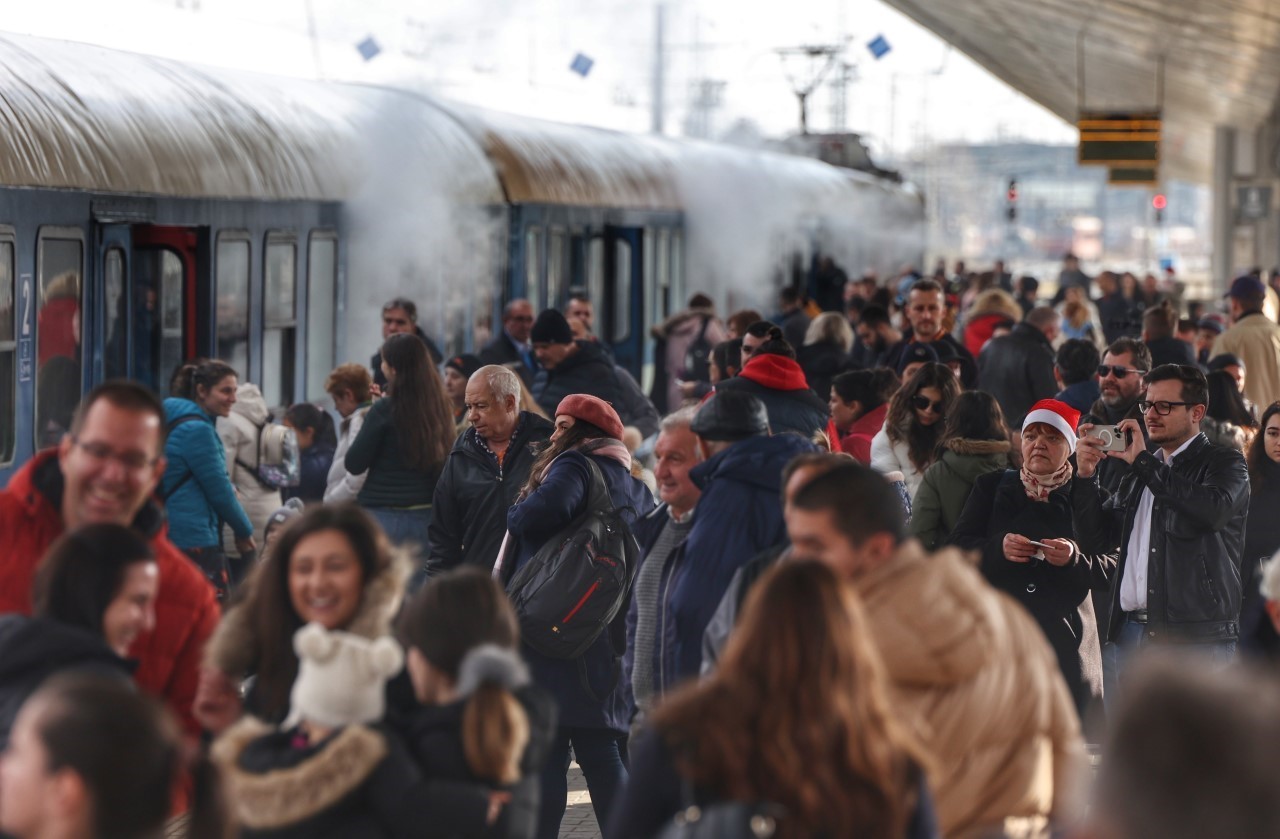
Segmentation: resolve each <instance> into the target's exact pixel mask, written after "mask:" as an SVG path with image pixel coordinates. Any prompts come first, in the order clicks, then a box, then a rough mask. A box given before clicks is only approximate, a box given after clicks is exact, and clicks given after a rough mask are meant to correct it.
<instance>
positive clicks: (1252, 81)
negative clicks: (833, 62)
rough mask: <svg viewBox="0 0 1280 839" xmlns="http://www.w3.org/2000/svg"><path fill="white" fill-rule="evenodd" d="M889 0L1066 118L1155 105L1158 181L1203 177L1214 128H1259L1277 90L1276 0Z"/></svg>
mask: <svg viewBox="0 0 1280 839" xmlns="http://www.w3.org/2000/svg"><path fill="white" fill-rule="evenodd" d="M886 2H888V4H889V5H890V6H892V7H894V8H896V9H898V10H899V11H901V12H902V13H903V14H905V15H907V16H908V17H911V18H912V19H914V20H916V21H917V22H918V23H920V24H921V25H923V26H925V27H926V28H928V29H930V30H932V31H933V32H934V33H935V34H937V35H938V36H939V37H941V38H942V39H944V40H945V41H947V42H948V43H950V44H952V45H953V46H955V47H956V48H957V49H959V50H961V51H962V52H964V53H965V54H966V55H968V56H969V57H970V58H972V59H973V60H974V61H976V62H977V63H978V64H980V65H982V66H983V67H985V68H986V69H987V70H989V71H990V72H991V73H993V74H994V75H995V76H996V77H998V78H999V79H1001V80H1002V81H1004V82H1005V83H1006V84H1008V85H1010V86H1012V87H1013V88H1015V89H1016V90H1018V91H1020V92H1022V93H1023V94H1025V95H1026V96H1028V97H1029V98H1031V99H1032V100H1034V101H1036V102H1038V103H1040V104H1041V105H1043V106H1044V107H1046V108H1047V109H1049V110H1050V111H1052V112H1053V113H1055V114H1057V115H1058V116H1060V117H1062V118H1063V119H1064V120H1066V121H1067V122H1069V123H1073V124H1074V123H1075V122H1076V120H1077V118H1078V115H1079V113H1080V111H1082V110H1085V111H1119V112H1136V111H1152V110H1156V109H1157V108H1159V109H1161V110H1162V112H1163V115H1164V139H1163V142H1162V150H1161V165H1160V176H1161V177H1162V178H1178V179H1181V180H1187V181H1192V182H1199V183H1209V182H1210V180H1211V176H1212V172H1213V138H1214V128H1215V126H1218V125H1228V126H1234V127H1236V128H1238V129H1252V128H1253V127H1255V126H1258V125H1261V124H1263V123H1264V122H1266V121H1267V120H1268V118H1269V117H1270V116H1271V114H1272V111H1273V109H1274V107H1275V103H1276V97H1277V92H1280V48H1277V44H1280V4H1277V3H1275V2H1272V0H1083V2H1081V0H963V2H936V1H935V0H886ZM1161 65H1163V82H1161V75H1162V74H1161ZM1161 100H1162V101H1161Z"/></svg>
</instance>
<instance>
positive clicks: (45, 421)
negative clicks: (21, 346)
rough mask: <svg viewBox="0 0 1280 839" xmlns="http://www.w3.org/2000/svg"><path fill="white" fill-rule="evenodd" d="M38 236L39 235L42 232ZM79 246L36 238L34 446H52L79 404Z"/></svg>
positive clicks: (49, 237)
mask: <svg viewBox="0 0 1280 839" xmlns="http://www.w3.org/2000/svg"><path fill="white" fill-rule="evenodd" d="M42 233H43V231H42ZM83 250H84V249H83V245H82V243H81V242H80V241H79V240H78V239H64V238H55V237H54V236H52V235H51V236H45V235H41V237H40V245H39V251H38V256H37V261H38V264H39V267H38V269H37V271H38V274H39V278H38V284H39V289H38V296H39V310H38V312H37V314H36V424H35V444H36V448H46V447H48V446H52V445H56V444H57V443H58V441H59V440H61V439H62V435H63V434H64V433H66V432H67V430H68V429H70V428H71V415H72V414H73V413H74V412H75V409H76V404H77V403H78V402H79V401H80V382H81V371H82V366H81V365H82V360H83V351H84V348H83V346H82V344H81V335H80V326H81V324H80V306H81V302H80V293H81V277H82V276H83V275H82V274H81V270H82V266H83V264H84V263H83V258H84V256H83Z"/></svg>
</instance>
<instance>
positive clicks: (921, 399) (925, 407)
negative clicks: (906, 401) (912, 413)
mask: <svg viewBox="0 0 1280 839" xmlns="http://www.w3.org/2000/svg"><path fill="white" fill-rule="evenodd" d="M911 407H913V408H915V409H916V410H917V411H929V410H932V411H933V412H934V413H935V414H939V415H941V414H942V403H941V402H932V401H930V399H929V397H927V396H921V395H920V394H918V393H917V394H916V395H915V396H913V397H911Z"/></svg>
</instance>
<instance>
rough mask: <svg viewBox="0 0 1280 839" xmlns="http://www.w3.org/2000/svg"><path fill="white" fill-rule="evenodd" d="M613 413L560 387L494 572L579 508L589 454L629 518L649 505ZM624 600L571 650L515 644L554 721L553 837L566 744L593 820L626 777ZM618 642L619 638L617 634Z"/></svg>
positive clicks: (547, 810)
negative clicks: (551, 700)
mask: <svg viewBox="0 0 1280 839" xmlns="http://www.w3.org/2000/svg"><path fill="white" fill-rule="evenodd" d="M621 437H622V421H621V420H620V419H619V418H618V414H617V413H616V412H615V411H614V410H613V408H612V407H610V406H609V403H608V402H605V401H603V400H601V399H597V398H596V397H594V396H587V395H584V394H574V395H572V396H566V397H565V398H564V399H563V400H562V401H561V402H560V405H559V406H558V407H557V408H556V428H555V431H554V432H553V433H552V435H551V442H550V446H549V447H548V448H547V449H546V450H545V451H544V452H543V453H542V454H541V455H540V456H539V457H538V459H537V460H536V461H535V462H534V464H533V466H532V468H531V470H530V473H529V483H528V485H527V486H526V487H525V489H524V491H523V492H522V493H521V499H520V500H519V501H517V502H516V504H515V506H513V507H512V508H511V510H510V511H509V512H508V513H507V539H506V542H505V543H504V547H503V550H502V552H501V554H500V557H501V558H500V560H499V562H500V565H499V569H498V570H499V574H498V576H499V577H500V579H501V580H502V581H503V583H504V584H505V583H507V582H509V581H510V579H511V577H512V575H514V574H515V573H516V571H518V570H519V568H520V567H521V566H522V565H524V564H525V563H526V562H528V561H529V560H530V559H531V558H532V557H533V556H534V555H535V554H536V553H537V552H538V550H539V549H541V548H542V546H543V545H544V544H545V543H546V542H547V541H548V540H549V539H551V538H552V537H554V536H555V535H556V534H557V533H559V532H560V531H561V530H562V529H563V528H565V527H567V526H568V525H569V524H571V523H572V522H573V521H574V520H575V519H577V518H578V517H579V516H580V515H582V514H583V513H584V512H586V508H587V500H588V498H589V497H590V490H591V467H590V466H589V465H588V463H587V460H588V458H589V459H590V460H591V461H592V462H594V463H595V464H596V466H597V467H599V469H600V473H601V475H602V476H603V477H604V482H605V485H606V486H607V487H608V488H609V498H610V499H611V500H612V502H613V505H614V507H615V508H616V509H617V510H618V511H619V512H621V513H622V515H623V517H624V518H625V519H626V521H627V522H628V523H629V524H634V523H635V521H636V519H637V518H638V517H640V516H643V515H645V514H646V513H648V512H649V511H650V510H652V509H653V506H654V502H653V495H652V494H650V492H649V489H648V488H647V487H646V486H645V485H644V483H643V482H641V481H640V480H639V479H638V478H636V477H633V475H632V472H631V454H630V453H629V452H628V451H627V447H626V446H625V445H623V443H622V440H621V439H620V438H621ZM625 621H626V610H625V609H623V610H621V611H620V612H619V613H618V617H617V618H616V619H615V625H614V626H612V627H610V629H609V630H607V631H605V632H604V633H602V634H601V635H600V637H598V638H596V640H595V641H594V642H593V643H592V645H591V646H590V647H589V648H588V649H587V651H586V652H585V653H583V654H582V655H581V656H579V657H578V658H575V659H557V658H550V657H548V656H545V655H542V654H540V653H538V652H537V651H535V650H534V649H533V648H532V647H530V646H529V645H528V644H523V645H522V648H521V653H522V654H523V655H524V658H525V660H526V661H527V662H528V663H529V670H530V672H531V673H532V675H533V682H534V684H536V685H537V686H538V687H540V688H542V689H543V690H545V691H547V692H548V693H550V694H551V695H552V696H553V697H555V700H556V703H557V704H558V705H559V707H560V720H559V726H558V727H557V729H556V733H555V739H554V741H553V742H552V745H551V751H550V755H549V757H548V758H547V762H546V765H545V766H544V768H543V770H542V776H541V778H540V782H541V786H542V806H541V808H540V813H539V816H538V833H537V836H538V839H555V837H556V836H557V835H558V834H559V831H560V821H561V819H562V818H563V817H564V810H565V804H566V800H567V795H568V786H567V782H566V775H567V772H568V769H569V748H570V746H572V747H573V754H574V756H575V757H576V758H577V760H578V765H579V766H581V767H582V773H583V775H585V776H586V779H587V786H588V787H589V788H590V790H591V806H592V808H593V809H594V810H595V814H596V820H597V821H598V822H599V824H600V827H601V829H603V828H604V825H605V823H606V821H607V820H608V814H609V809H610V807H612V805H613V801H614V799H615V798H617V797H618V795H620V793H621V790H622V785H623V784H624V783H625V782H626V779H627V770H626V765H625V761H624V758H623V748H622V745H621V744H622V742H623V741H624V740H625V738H626V736H627V731H628V726H629V723H630V702H629V693H628V690H627V688H628V685H626V684H625V682H624V681H623V679H621V678H620V677H621V673H622V650H621V649H619V648H618V646H617V645H615V641H616V640H617V639H618V636H619V635H622V636H624V637H625V627H624V624H625ZM623 646H625V643H624V644H623Z"/></svg>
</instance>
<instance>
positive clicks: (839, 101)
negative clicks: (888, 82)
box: [831, 61, 858, 132]
mask: <svg viewBox="0 0 1280 839" xmlns="http://www.w3.org/2000/svg"><path fill="white" fill-rule="evenodd" d="M857 79H858V65H856V64H850V63H849V62H848V61H841V62H840V72H839V74H838V75H837V76H835V77H834V78H833V79H832V80H831V130H832V131H841V132H842V131H845V130H846V129H848V127H849V85H850V84H851V83H853V82H855V81H857Z"/></svg>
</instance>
